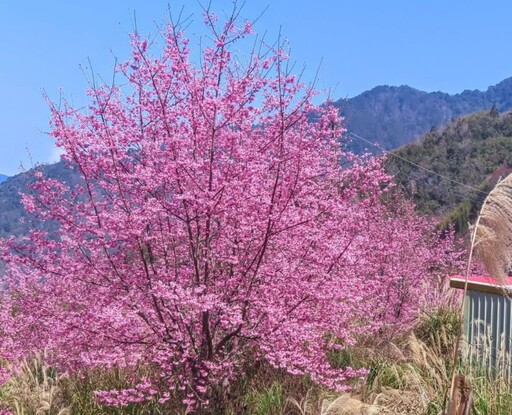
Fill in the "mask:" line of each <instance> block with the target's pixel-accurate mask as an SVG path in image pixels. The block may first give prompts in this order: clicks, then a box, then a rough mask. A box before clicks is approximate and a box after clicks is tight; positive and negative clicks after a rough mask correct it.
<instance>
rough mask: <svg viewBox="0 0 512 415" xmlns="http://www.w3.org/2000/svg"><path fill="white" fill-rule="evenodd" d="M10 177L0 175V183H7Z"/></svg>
mask: <svg viewBox="0 0 512 415" xmlns="http://www.w3.org/2000/svg"><path fill="white" fill-rule="evenodd" d="M7 177H8V176H5V175H3V174H0V183H2V182H5V181H6V180H7Z"/></svg>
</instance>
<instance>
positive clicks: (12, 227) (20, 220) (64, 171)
mask: <svg viewBox="0 0 512 415" xmlns="http://www.w3.org/2000/svg"><path fill="white" fill-rule="evenodd" d="M39 168H41V169H42V170H43V172H44V174H45V175H46V176H48V177H51V178H55V179H59V180H62V181H64V182H67V183H74V182H76V180H77V174H76V173H75V172H74V171H73V170H70V169H68V168H66V167H65V165H64V163H63V162H59V163H56V164H49V165H44V166H40V167H39ZM34 171H35V170H34V169H32V170H29V171H28V172H26V173H21V174H18V175H16V176H13V177H8V178H7V179H6V180H5V181H3V182H2V183H0V237H7V236H11V235H15V236H19V235H23V234H26V233H27V232H28V230H29V229H30V228H31V227H34V226H36V227H41V224H34V223H33V222H32V220H31V218H30V217H28V216H27V214H26V212H25V211H24V209H23V206H22V205H21V201H20V195H19V193H20V192H22V193H29V192H30V183H31V181H32V180H33V174H34Z"/></svg>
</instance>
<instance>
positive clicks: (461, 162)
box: [0, 78, 512, 237]
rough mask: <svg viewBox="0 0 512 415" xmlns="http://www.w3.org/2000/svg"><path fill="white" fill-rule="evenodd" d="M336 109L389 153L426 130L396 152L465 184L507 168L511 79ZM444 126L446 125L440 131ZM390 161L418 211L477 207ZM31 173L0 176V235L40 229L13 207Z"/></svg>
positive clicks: (388, 89) (406, 91)
mask: <svg viewBox="0 0 512 415" xmlns="http://www.w3.org/2000/svg"><path fill="white" fill-rule="evenodd" d="M335 105H336V106H338V108H340V111H341V112H342V114H343V115H344V116H345V118H346V124H347V128H348V130H349V131H351V132H353V133H355V134H358V135H360V136H362V137H364V138H366V139H369V140H371V141H373V142H375V143H379V144H380V145H382V147H383V148H385V149H396V148H398V147H400V146H402V145H404V144H408V143H410V142H411V141H413V140H414V139H415V138H417V137H419V136H421V135H422V134H425V133H427V134H426V135H425V137H424V138H423V139H421V140H420V141H419V142H418V143H415V144H411V145H406V146H405V147H403V148H402V149H400V150H399V151H398V152H397V154H398V155H403V156H406V157H407V158H410V159H411V160H413V161H415V162H417V163H419V164H421V165H422V166H424V167H425V168H429V169H433V170H435V171H436V172H438V173H439V174H445V175H447V176H449V177H452V178H453V179H454V180H457V181H460V182H463V183H468V184H469V185H471V186H481V187H482V188H485V187H486V186H487V185H488V182H489V180H491V181H492V180H493V178H492V177H490V175H491V174H492V173H493V172H494V171H495V170H496V169H498V173H499V171H500V169H508V168H509V167H510V166H511V163H512V160H510V157H511V154H512V144H510V143H511V140H512V117H510V116H508V115H506V116H499V117H495V115H496V112H497V111H501V112H503V111H504V110H506V109H511V108H512V78H508V79H505V80H504V81H502V82H500V83H499V84H497V85H495V86H491V87H489V88H488V89H487V90H486V91H478V90H474V91H469V90H466V91H464V92H462V93H460V94H455V95H450V94H446V93H443V92H431V93H428V92H424V91H420V90H417V89H414V88H411V87H409V86H398V87H395V86H378V87H376V88H373V89H372V90H370V91H366V92H363V93H362V94H361V95H358V96H356V97H354V98H350V99H345V100H339V101H337V102H336V103H335ZM492 107H494V112H493V114H494V116H491V115H490V114H484V113H481V114H476V115H471V116H469V117H464V118H461V119H455V117H457V116H460V115H463V114H469V113H473V112H475V111H481V110H483V109H485V110H486V111H487V112H489V110H490V108H492ZM493 117H494V118H493ZM446 123H449V124H448V125H447V126H446V127H441V126H442V125H444V124H446ZM429 131H430V133H429ZM367 147H370V145H369V144H368V143H365V142H363V141H360V140H357V139H356V138H354V140H353V141H352V142H351V143H350V144H349V148H351V149H352V150H355V151H357V152H363V151H365V148H367ZM393 162H394V163H395V164H393V163H391V162H390V164H389V166H388V168H389V169H390V171H392V172H394V173H397V179H398V181H399V183H400V185H401V186H402V187H404V188H405V189H408V191H410V193H411V194H412V195H413V197H414V198H415V200H416V202H417V203H418V206H419V208H420V209H421V210H423V211H424V212H428V213H433V214H438V215H444V216H445V218H447V219H446V220H447V221H450V220H452V221H455V222H456V221H457V220H458V221H459V225H458V226H459V227H463V226H464V225H463V223H464V220H465V218H467V217H468V215H471V212H472V211H473V209H474V207H475V206H476V204H472V203H470V202H468V201H467V200H466V202H463V200H465V199H464V198H467V197H469V198H470V200H478V199H479V197H481V194H479V193H478V192H474V191H469V190H468V189H467V188H464V187H461V186H458V187H454V186H453V182H449V181H448V182H447V183H448V184H447V183H444V182H441V181H440V180H439V177H436V176H432V175H428V174H426V172H425V171H424V170H423V171H422V170H420V171H417V169H416V170H414V169H412V167H411V166H410V165H407V164H404V165H400V164H399V163H397V160H396V159H395V160H394V161H393ZM39 168H41V169H42V170H43V172H44V173H45V174H46V175H48V176H49V177H53V178H58V179H61V180H64V181H67V182H74V181H76V180H77V174H76V173H75V172H74V171H73V170H70V169H67V168H66V167H65V166H64V164H63V163H62V162H59V163H56V164H53V165H45V166H41V167H39ZM32 175H33V170H29V171H28V172H26V173H22V174H19V175H17V176H14V177H9V178H7V179H4V176H1V175H0V237H6V236H9V235H21V234H24V233H26V232H28V230H29V229H30V228H31V227H33V226H36V227H37V226H41V224H37V223H36V224H33V223H31V221H30V218H29V217H27V215H26V213H25V212H24V211H23V209H22V206H21V202H20V196H19V193H20V192H22V193H27V192H29V191H30V188H29V185H30V183H31V181H32ZM494 179H496V177H494ZM425 183H426V184H425ZM436 189H437V190H436ZM450 193H451V196H450ZM455 195H458V196H455ZM461 203H462V204H461ZM463 203H466V204H463ZM468 203H469V205H468ZM457 212H459V213H457ZM450 215H452V216H450ZM457 215H459V216H457ZM457 218H458V219H457Z"/></svg>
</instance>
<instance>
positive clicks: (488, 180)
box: [387, 109, 512, 231]
mask: <svg viewBox="0 0 512 415" xmlns="http://www.w3.org/2000/svg"><path fill="white" fill-rule="evenodd" d="M393 154H394V155H396V156H398V157H394V156H389V157H388V161H387V168H388V170H389V172H391V173H392V174H394V175H395V180H396V181H397V183H398V184H399V185H400V186H401V187H402V188H403V189H404V190H405V191H406V193H408V194H409V195H410V196H411V197H412V198H413V200H414V201H415V203H416V205H417V207H418V209H420V210H421V211H423V212H425V213H428V214H435V215H439V216H441V217H442V218H443V223H442V225H447V224H448V223H454V224H455V225H456V228H457V229H458V230H460V231H464V230H465V229H466V227H467V223H468V222H469V220H470V218H471V217H472V216H474V215H475V214H476V212H477V210H478V209H479V207H480V205H481V202H482V201H483V199H484V198H485V195H486V192H488V191H490V189H492V187H493V186H494V184H495V183H496V182H497V180H498V179H499V178H500V177H503V176H505V175H506V174H508V173H509V172H510V171H512V113H510V112H507V113H503V114H501V115H500V114H499V113H498V111H497V110H496V109H493V110H492V111H490V112H479V113H475V114H472V115H467V116H463V117H460V118H457V119H455V120H453V121H451V122H450V123H449V124H447V125H446V126H444V127H443V128H441V129H437V130H435V129H434V130H432V131H431V132H429V133H427V134H426V135H424V136H423V137H422V138H421V139H420V140H419V141H417V142H415V143H412V144H408V145H405V146H403V147H401V148H400V149H398V150H396V151H395V152H393ZM402 159H406V160H408V161H409V162H405V161H404V160H402ZM418 166H420V167H418ZM432 172H434V173H435V174H434V173H432Z"/></svg>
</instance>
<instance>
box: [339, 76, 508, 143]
mask: <svg viewBox="0 0 512 415" xmlns="http://www.w3.org/2000/svg"><path fill="white" fill-rule="evenodd" d="M335 105H336V106H338V107H339V108H340V110H341V112H342V114H343V115H344V116H345V117H346V123H347V127H348V130H349V131H352V132H354V133H356V134H358V135H361V136H362V137H365V138H367V139H369V140H371V141H373V142H376V143H379V144H381V145H382V147H384V148H386V149H395V148H398V147H400V146H401V145H404V144H407V143H410V142H411V141H413V140H414V139H415V138H418V137H419V136H421V135H423V134H425V133H427V132H428V131H430V129H431V128H432V127H439V126H441V125H443V124H446V123H447V122H449V121H450V120H451V119H452V118H453V117H458V116H460V115H464V114H469V113H473V112H477V111H483V110H487V111H489V110H490V109H491V107H492V106H493V105H496V107H497V109H498V110H499V111H500V112H502V111H505V110H507V109H512V78H508V79H505V80H504V81H502V82H500V83H499V84H497V85H495V86H491V87H489V88H488V89H487V91H483V92H482V91H478V90H474V91H469V90H466V91H464V92H462V93H460V94H455V95H450V94H446V93H443V92H431V93H427V92H424V91H419V90H417V89H414V88H411V87H409V86H399V87H395V86H378V87H376V88H373V89H372V90H370V91H366V92H363V93H362V94H361V95H358V96H356V97H354V98H350V99H347V100H339V101H337V102H336V104H335ZM365 147H368V144H366V143H364V142H359V141H354V142H353V143H352V146H351V148H352V149H353V150H355V151H356V152H362V151H363V150H364V148H365Z"/></svg>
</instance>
